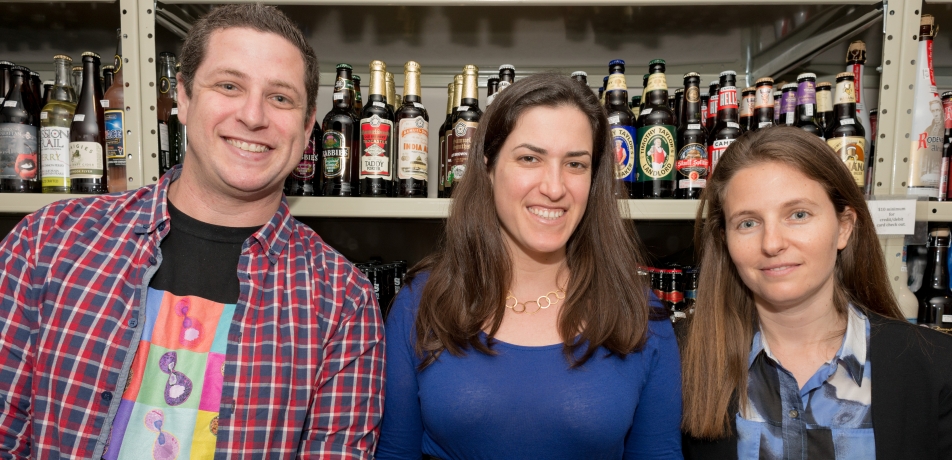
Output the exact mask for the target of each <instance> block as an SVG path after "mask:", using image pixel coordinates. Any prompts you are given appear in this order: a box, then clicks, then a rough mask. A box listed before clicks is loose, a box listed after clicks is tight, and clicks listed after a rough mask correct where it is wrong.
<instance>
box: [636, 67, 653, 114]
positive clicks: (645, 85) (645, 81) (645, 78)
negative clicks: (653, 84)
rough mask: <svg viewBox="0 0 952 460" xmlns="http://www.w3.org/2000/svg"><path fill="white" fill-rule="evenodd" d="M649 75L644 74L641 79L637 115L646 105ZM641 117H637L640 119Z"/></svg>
mask: <svg viewBox="0 0 952 460" xmlns="http://www.w3.org/2000/svg"><path fill="white" fill-rule="evenodd" d="M649 76H651V74H647V73H646V74H644V75H643V76H642V78H641V80H642V82H641V103H639V104H638V113H639V114H641V111H642V110H644V109H645V105H647V104H648V97H647V94H648V77H649ZM640 116H641V115H639V117H640Z"/></svg>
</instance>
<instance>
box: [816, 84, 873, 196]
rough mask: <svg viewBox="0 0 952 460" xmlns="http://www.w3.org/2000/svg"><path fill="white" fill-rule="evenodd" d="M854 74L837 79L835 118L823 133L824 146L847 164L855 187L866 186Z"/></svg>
mask: <svg viewBox="0 0 952 460" xmlns="http://www.w3.org/2000/svg"><path fill="white" fill-rule="evenodd" d="M854 84H855V83H854V82H853V73H852V72H842V73H839V74H837V75H836V95H835V99H834V105H833V111H834V113H835V116H834V117H833V122H832V123H831V124H830V127H829V128H827V130H826V143H827V145H829V146H830V147H832V148H833V151H834V152H836V154H837V155H839V156H840V158H841V159H842V160H843V162H844V163H846V167H847V168H848V169H849V170H850V173H851V174H853V178H854V179H855V180H856V186H857V187H860V188H861V189H862V188H864V187H865V186H866V133H865V132H864V131H863V125H862V124H861V123H860V122H859V120H857V119H856V99H855V98H856V92H855V91H853V85H854Z"/></svg>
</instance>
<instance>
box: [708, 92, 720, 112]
mask: <svg viewBox="0 0 952 460" xmlns="http://www.w3.org/2000/svg"><path fill="white" fill-rule="evenodd" d="M719 93H720V91H718V94H712V95H711V98H710V99H709V100H708V101H707V118H715V117H717V100H718V99H719V98H720V94H719Z"/></svg>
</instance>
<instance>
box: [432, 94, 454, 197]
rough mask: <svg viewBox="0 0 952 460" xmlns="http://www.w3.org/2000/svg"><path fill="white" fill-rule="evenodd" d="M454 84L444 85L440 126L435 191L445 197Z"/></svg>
mask: <svg viewBox="0 0 952 460" xmlns="http://www.w3.org/2000/svg"><path fill="white" fill-rule="evenodd" d="M455 90H456V85H455V84H454V83H450V84H448V85H446V118H444V119H443V125H442V126H440V170H439V176H440V177H439V179H438V182H437V184H436V185H437V187H436V188H437V193H438V196H439V197H440V198H445V196H444V195H445V192H444V190H443V186H444V185H445V184H446V159H447V145H448V144H447V143H446V137H447V135H448V134H449V132H450V131H451V129H452V126H453V112H455V110H453V101H454V100H455V99H456V91H455Z"/></svg>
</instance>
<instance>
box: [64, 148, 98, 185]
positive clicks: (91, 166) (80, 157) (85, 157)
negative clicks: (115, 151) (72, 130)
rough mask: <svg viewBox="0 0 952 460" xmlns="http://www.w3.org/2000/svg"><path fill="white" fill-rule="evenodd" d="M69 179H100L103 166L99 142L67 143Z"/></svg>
mask: <svg viewBox="0 0 952 460" xmlns="http://www.w3.org/2000/svg"><path fill="white" fill-rule="evenodd" d="M69 151H70V154H69V177H70V178H71V179H101V178H102V176H103V171H104V170H105V166H106V165H104V164H103V162H102V144H100V143H99V142H70V143H69Z"/></svg>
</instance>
